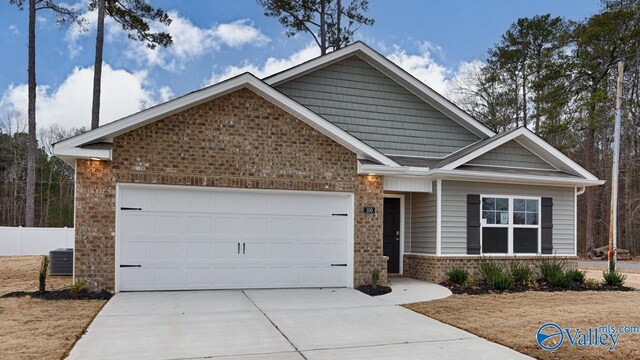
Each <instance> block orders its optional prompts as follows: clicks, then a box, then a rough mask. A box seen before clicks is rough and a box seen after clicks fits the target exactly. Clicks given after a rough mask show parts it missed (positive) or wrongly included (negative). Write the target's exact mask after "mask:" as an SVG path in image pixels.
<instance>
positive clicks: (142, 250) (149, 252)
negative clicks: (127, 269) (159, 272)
mask: <svg viewBox="0 0 640 360" xmlns="http://www.w3.org/2000/svg"><path fill="white" fill-rule="evenodd" d="M120 247H121V249H120V253H121V254H122V255H121V256H120V260H121V261H120V263H122V264H130V263H135V264H137V263H139V262H140V261H141V260H146V259H151V258H153V248H154V242H153V241H152V240H135V239H132V240H129V241H126V242H123V243H122V244H121V245H120ZM135 264H134V265H135Z"/></svg>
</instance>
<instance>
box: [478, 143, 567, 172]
mask: <svg viewBox="0 0 640 360" xmlns="http://www.w3.org/2000/svg"><path fill="white" fill-rule="evenodd" d="M467 164H469V165H490V166H507V167H520V168H532V169H543V170H554V167H553V166H551V165H549V164H548V163H547V162H546V161H544V160H542V159H540V158H539V157H538V156H537V155H536V154H534V153H532V152H531V151H529V150H528V149H527V148H525V147H524V146H522V145H520V144H518V142H516V141H515V140H511V141H509V142H506V143H504V144H503V145H501V146H498V147H497V148H495V149H493V150H491V151H489V152H487V153H485V154H482V155H480V156H478V157H477V158H475V159H473V160H471V161H469V162H468V163H467Z"/></svg>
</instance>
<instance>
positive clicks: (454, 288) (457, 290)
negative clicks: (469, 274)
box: [442, 283, 636, 295]
mask: <svg viewBox="0 0 640 360" xmlns="http://www.w3.org/2000/svg"><path fill="white" fill-rule="evenodd" d="M442 285H443V286H446V287H447V288H449V290H451V292H452V293H454V294H467V295H484V294H501V293H520V292H525V291H546V292H555V291H635V290H636V289H634V288H630V287H626V286H610V285H606V284H603V285H600V286H598V287H597V288H589V287H587V286H585V285H584V284H579V283H573V284H572V285H571V287H569V288H563V287H559V286H549V285H547V284H540V285H538V287H537V288H531V287H528V286H524V285H515V286H514V287H512V288H511V289H509V290H496V289H494V288H493V287H491V286H489V285H488V284H481V285H478V286H474V287H472V288H465V287H462V286H460V285H457V284H449V283H444V284H442Z"/></svg>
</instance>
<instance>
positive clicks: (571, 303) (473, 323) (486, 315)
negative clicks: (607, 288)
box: [406, 291, 640, 359]
mask: <svg viewBox="0 0 640 360" xmlns="http://www.w3.org/2000/svg"><path fill="white" fill-rule="evenodd" d="M638 304H640V292H638V291H633V292H617V291H614V292H602V291H599V292H594V291H583V292H574V291H564V292H540V291H526V292H522V293H496V294H486V295H466V294H463V295H452V296H450V297H448V298H446V299H441V300H435V301H429V302H422V303H415V304H409V305H406V307H407V308H409V309H411V310H413V311H416V312H419V313H421V314H423V315H427V316H429V317H432V318H434V319H437V320H439V321H442V322H444V323H447V324H450V325H453V326H456V327H458V328H460V329H463V330H466V331H469V332H471V333H473V334H476V335H478V336H480V337H483V338H485V339H487V340H490V341H494V342H497V343H499V344H502V345H505V346H508V347H510V348H512V349H514V350H516V351H519V352H522V353H524V354H527V355H530V356H533V357H535V358H539V359H638V358H640V334H625V335H621V336H620V338H619V342H618V344H617V346H616V348H615V349H614V350H613V351H609V350H607V349H606V348H603V347H599V346H597V347H588V346H587V347H573V346H571V345H569V344H568V342H566V341H565V343H564V344H563V345H562V346H560V348H559V349H558V350H556V351H554V352H549V351H546V350H543V349H541V348H540V347H539V346H538V344H537V343H536V338H535V337H536V332H537V330H538V328H539V327H540V325H542V324H544V323H547V322H554V323H556V324H558V325H560V326H561V327H571V328H580V329H586V328H588V327H596V326H598V325H608V324H611V325H640V311H638Z"/></svg>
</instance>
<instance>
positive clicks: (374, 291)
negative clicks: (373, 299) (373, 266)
mask: <svg viewBox="0 0 640 360" xmlns="http://www.w3.org/2000/svg"><path fill="white" fill-rule="evenodd" d="M356 290H358V291H360V292H363V293H365V294H367V295H369V296H379V295H384V294H388V293H390V292H391V288H390V287H388V286H382V285H378V286H376V287H375V288H374V287H373V286H371V285H360V286H358V287H357V288H356Z"/></svg>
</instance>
